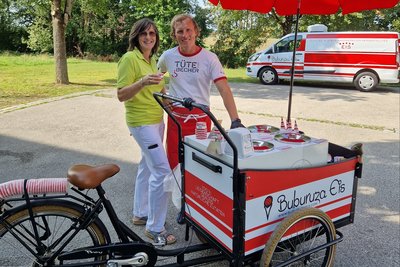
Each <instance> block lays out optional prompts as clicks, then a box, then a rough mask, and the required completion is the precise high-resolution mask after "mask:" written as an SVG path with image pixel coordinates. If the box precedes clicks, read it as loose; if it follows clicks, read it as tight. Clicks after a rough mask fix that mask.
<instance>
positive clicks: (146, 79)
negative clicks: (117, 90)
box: [141, 73, 164, 86]
mask: <svg viewBox="0 0 400 267" xmlns="http://www.w3.org/2000/svg"><path fill="white" fill-rule="evenodd" d="M163 77H164V75H163V74H162V73H159V74H149V75H146V76H143V77H142V79H141V83H142V86H147V85H153V84H159V83H160V82H161V80H162V79H163Z"/></svg>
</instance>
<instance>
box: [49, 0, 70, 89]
mask: <svg viewBox="0 0 400 267" xmlns="http://www.w3.org/2000/svg"><path fill="white" fill-rule="evenodd" d="M67 1H68V0H67ZM68 2H70V1H68ZM68 15H69V14H68ZM68 15H67V16H68ZM51 16H52V24H53V45H54V59H55V70H56V83H57V84H69V79H68V66H67V48H66V44H65V28H66V25H67V24H66V23H65V22H68V17H67V19H65V18H64V16H65V14H64V12H63V10H62V9H61V0H53V1H52V6H51Z"/></svg>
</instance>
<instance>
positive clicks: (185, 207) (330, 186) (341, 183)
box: [155, 93, 362, 266]
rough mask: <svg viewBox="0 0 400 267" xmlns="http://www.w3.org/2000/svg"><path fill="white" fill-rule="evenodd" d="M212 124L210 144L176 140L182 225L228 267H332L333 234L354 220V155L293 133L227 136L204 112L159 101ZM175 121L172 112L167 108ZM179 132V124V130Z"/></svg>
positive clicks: (273, 130)
mask: <svg viewBox="0 0 400 267" xmlns="http://www.w3.org/2000/svg"><path fill="white" fill-rule="evenodd" d="M155 98H156V100H157V101H158V103H159V104H160V105H161V106H163V104H162V98H166V99H169V100H171V101H175V102H178V103H180V104H181V105H182V106H184V107H186V108H188V109H192V108H198V109H201V110H202V111H203V112H204V113H206V114H207V116H209V117H210V119H211V120H212V122H213V123H214V127H215V128H214V130H213V131H212V132H211V133H210V135H209V137H210V136H211V135H213V134H216V135H217V137H216V138H215V136H214V137H211V138H206V139H199V138H198V137H197V136H196V135H191V136H186V137H185V138H182V137H181V136H180V135H179V139H180V144H179V151H180V162H181V173H182V176H181V177H178V179H182V180H181V185H182V186H181V188H182V192H181V201H182V205H181V219H182V221H183V222H185V223H186V225H187V227H192V228H193V229H194V230H195V231H196V233H197V235H198V236H199V237H200V238H201V239H202V240H205V241H207V242H208V243H210V244H211V245H212V246H214V247H215V248H217V249H218V250H219V251H221V253H222V254H223V255H225V256H226V259H228V260H229V261H230V264H231V266H243V265H246V264H253V263H255V262H257V261H258V260H260V258H261V261H260V266H281V265H282V266H287V265H290V264H292V263H298V262H301V263H302V264H304V265H307V264H315V263H317V265H318V266H330V265H331V264H332V263H333V260H334V255H335V249H336V244H337V243H339V242H340V241H341V240H342V237H343V236H342V234H341V233H340V232H339V231H337V230H336V229H337V228H340V227H342V226H344V225H347V224H350V223H352V222H353V220H354V212H355V204H356V192H357V181H358V178H360V177H361V173H362V159H361V153H360V151H359V150H351V149H347V148H344V147H341V146H339V145H335V144H332V143H329V142H328V141H327V140H325V139H319V138H313V137H308V136H306V135H305V134H304V133H302V132H299V131H298V130H297V129H296V131H293V130H291V129H289V130H288V129H286V128H285V129H282V128H281V129H280V128H278V127H274V126H269V125H254V126H251V127H248V128H247V129H246V128H238V129H234V130H229V131H225V130H224V129H223V128H222V126H221V125H220V123H219V122H218V121H217V119H216V118H215V117H214V116H213V114H212V113H211V112H210V111H209V110H208V108H207V107H206V106H203V105H200V104H197V103H195V102H194V101H193V100H192V99H190V98H186V99H179V98H176V97H173V96H170V95H166V94H161V93H156V94H155ZM163 108H164V110H165V111H166V112H167V113H168V115H169V116H170V117H171V119H172V120H173V121H175V122H176V123H177V121H176V120H175V119H174V117H173V114H172V113H171V111H170V110H169V109H168V108H166V107H164V106H163ZM177 126H178V129H180V125H179V123H177Z"/></svg>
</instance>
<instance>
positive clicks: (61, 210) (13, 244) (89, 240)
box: [0, 200, 110, 266]
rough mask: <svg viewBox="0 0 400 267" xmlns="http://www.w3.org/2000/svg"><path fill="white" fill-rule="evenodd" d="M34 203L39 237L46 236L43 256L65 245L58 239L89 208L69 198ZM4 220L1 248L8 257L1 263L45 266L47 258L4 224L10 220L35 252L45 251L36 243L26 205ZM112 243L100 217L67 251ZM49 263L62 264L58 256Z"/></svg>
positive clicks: (0, 237) (97, 258)
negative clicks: (43, 258)
mask: <svg viewBox="0 0 400 267" xmlns="http://www.w3.org/2000/svg"><path fill="white" fill-rule="evenodd" d="M31 204H32V210H33V214H34V219H35V223H36V225H37V226H38V231H39V236H40V237H41V239H42V242H41V244H43V245H44V247H45V249H44V250H46V251H44V252H42V253H40V254H41V255H39V257H48V256H50V255H51V253H52V252H54V251H55V249H57V248H58V247H59V245H60V244H62V242H60V244H58V245H57V244H56V243H57V240H58V238H60V236H61V235H63V234H66V233H67V231H68V230H69V227H71V226H72V225H73V223H77V222H78V223H79V221H80V220H81V219H80V218H81V216H82V215H83V214H84V212H85V210H84V207H82V206H80V205H78V204H76V203H74V202H71V201H65V200H46V201H32V202H31ZM2 219H3V220H2V221H1V222H2V223H0V240H1V242H0V249H1V250H2V251H3V254H4V255H5V256H4V257H2V258H1V259H0V266H42V264H43V261H41V260H40V259H38V257H36V256H34V255H33V254H32V253H30V252H29V250H28V249H26V248H25V247H24V246H23V245H22V244H21V242H20V241H18V240H17V239H15V237H14V236H13V235H12V233H11V232H10V231H9V230H8V229H7V228H6V227H5V226H4V225H5V223H6V222H7V223H8V224H9V225H10V226H11V229H12V230H13V231H14V233H17V234H18V236H20V237H22V238H23V240H24V243H25V244H27V245H28V246H29V247H30V248H31V249H32V250H33V251H35V252H37V251H41V249H40V248H39V246H38V245H37V243H35V242H34V238H33V235H32V234H33V227H32V224H31V221H30V217H29V211H28V209H27V208H26V206H25V207H24V206H19V207H17V208H15V209H14V210H9V211H8V212H7V215H6V216H5V217H4V218H2ZM22 234H23V235H22ZM66 237H68V235H67V236H66ZM63 240H65V239H63ZM109 242H110V236H109V233H108V231H107V229H106V227H105V226H104V224H103V223H102V221H101V220H100V219H99V218H96V219H94V220H93V221H92V222H91V223H90V224H89V225H88V226H87V227H86V228H85V229H84V230H81V231H79V232H78V234H77V235H76V236H75V237H74V238H73V239H72V240H71V242H69V243H68V244H67V246H66V247H65V248H64V249H63V251H71V250H73V249H76V248H82V247H87V246H94V245H105V244H108V243H109ZM53 245H55V248H51V246H53ZM104 257H105V256H101V257H94V259H95V260H104V259H105V258H104ZM88 260H89V261H93V258H92V259H88ZM79 262H81V261H79ZM68 263H76V262H68ZM13 264H15V265H13ZM46 264H47V266H57V265H62V264H61V263H60V262H59V261H58V260H57V258H56V259H55V261H53V262H50V263H49V262H47V263H46ZM63 264H65V262H64V263H63Z"/></svg>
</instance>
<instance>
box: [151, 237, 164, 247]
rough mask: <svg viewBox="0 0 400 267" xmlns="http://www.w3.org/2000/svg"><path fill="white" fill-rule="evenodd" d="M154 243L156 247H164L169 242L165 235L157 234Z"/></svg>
mask: <svg viewBox="0 0 400 267" xmlns="http://www.w3.org/2000/svg"><path fill="white" fill-rule="evenodd" d="M152 244H153V246H155V247H163V246H165V245H166V244H167V240H165V238H164V237H163V236H157V238H156V239H155V240H154V242H153V243H152Z"/></svg>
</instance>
